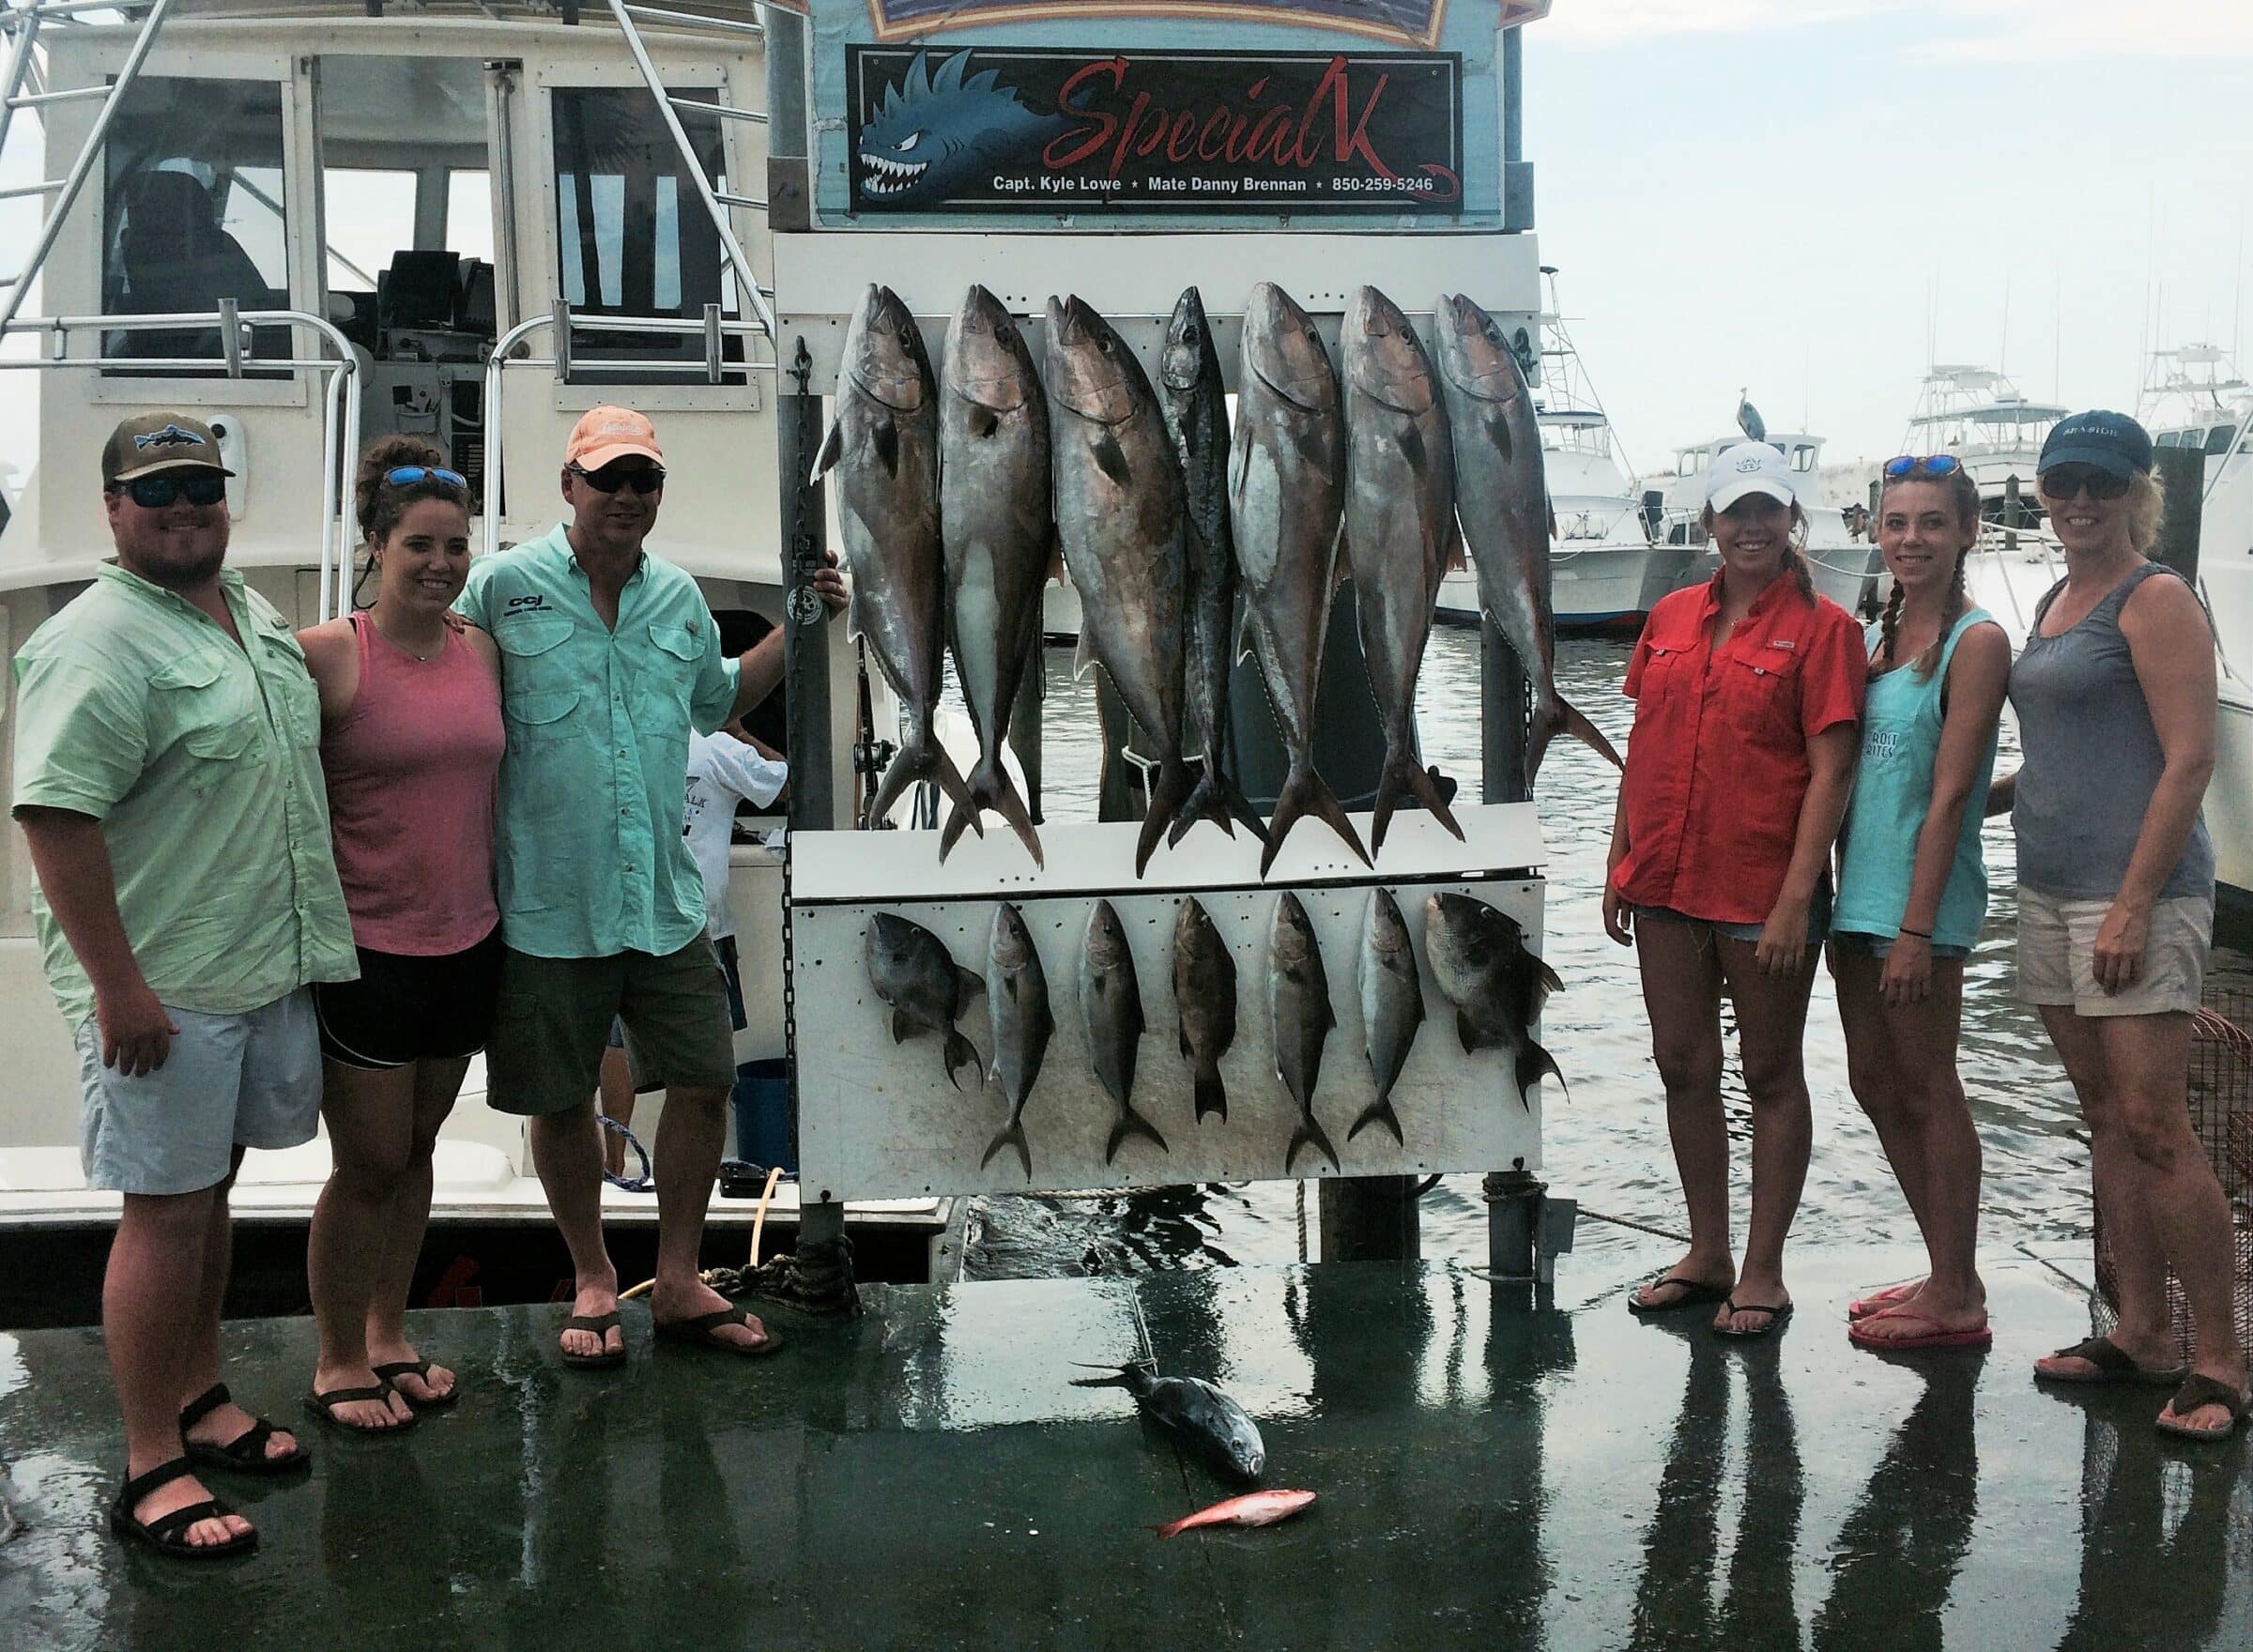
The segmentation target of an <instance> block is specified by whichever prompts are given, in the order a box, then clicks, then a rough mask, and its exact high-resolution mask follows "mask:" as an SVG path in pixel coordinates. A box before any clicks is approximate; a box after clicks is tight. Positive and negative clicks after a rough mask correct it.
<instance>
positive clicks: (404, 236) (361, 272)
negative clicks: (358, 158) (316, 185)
mask: <svg viewBox="0 0 2253 1652" xmlns="http://www.w3.org/2000/svg"><path fill="white" fill-rule="evenodd" d="M415 185H416V178H415V175H414V174H413V173H411V172H405V171H395V170H391V169H389V168H380V167H373V166H330V167H325V168H323V169H322V172H321V203H322V208H323V218H324V221H325V225H326V228H327V230H328V234H329V287H330V291H331V292H335V291H340V290H344V289H364V290H365V291H366V292H367V293H368V294H369V295H370V301H371V302H373V295H374V293H375V287H376V283H377V277H378V276H379V275H380V273H381V272H382V271H383V270H384V268H387V267H388V266H389V265H390V264H391V254H392V252H395V251H397V250H398V249H399V248H400V247H402V246H407V247H411V246H413V245H414V242H415Z"/></svg>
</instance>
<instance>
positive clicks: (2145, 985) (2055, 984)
mask: <svg viewBox="0 0 2253 1652" xmlns="http://www.w3.org/2000/svg"><path fill="white" fill-rule="evenodd" d="M2110 910H2112V903H2111V902H2110V901H2108V900H2060V899H2058V898H2057V897H2056V896H2054V895H2044V894H2042V893H2041V892H2040V891H2039V890H2033V889H2029V888H2027V887H2026V886H2025V885H2023V884H2021V885H2020V886H2019V889H2018V996H2019V997H2020V998H2022V999H2024V1000H2025V1001H2026V1002H2028V1003H2031V1004H2056V1005H2070V1006H2071V1007H2072V1009H2073V1012H2074V1013H2075V1014H2076V1015H2081V1016H2161V1015H2167V1014H2169V1013H2170V1012H2180V1013H2182V1014H2184V1015H2195V1014H2196V1013H2197V1012H2198V1008H2199V992H2200V989H2201V988H2202V987H2204V986H2205V982H2206V952H2207V948H2208V947H2209V946H2210V945H2211V944H2212V942H2213V940H2214V902H2213V900H2212V899H2210V898H2209V897H2207V896H2205V895H2175V896H2173V897H2171V898H2169V899H2167V900H2162V901H2159V902H2157V903H2156V904H2154V905H2153V908H2152V932H2151V939H2150V941H2148V942H2147V943H2146V944H2145V946H2144V951H2143V970H2142V972H2141V973H2140V974H2138V976H2137V978H2136V982H2135V984H2134V985H2133V986H2131V987H2127V988H2126V989H2124V990H2123V991H2120V992H2107V991H2106V990H2105V989H2104V988H2103V987H2099V986H2098V985H2097V984H2096V975H2095V972H2094V971H2093V970H2092V968H2091V959H2092V956H2093V955H2094V953H2095V949H2096V932H2097V929H2098V928H2099V927H2100V926H2101V925H2103V924H2104V921H2105V914H2106V913H2107V912H2108V911H2110Z"/></svg>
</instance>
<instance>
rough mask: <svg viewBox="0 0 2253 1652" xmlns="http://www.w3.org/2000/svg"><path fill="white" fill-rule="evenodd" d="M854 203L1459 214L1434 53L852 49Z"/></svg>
mask: <svg viewBox="0 0 2253 1652" xmlns="http://www.w3.org/2000/svg"><path fill="white" fill-rule="evenodd" d="M847 63H848V74H847V79H848V93H847V108H848V110H849V112H850V113H849V116H848V125H847V131H848V132H849V134H850V136H851V144H850V150H851V206H852V209H853V210H854V211H855V212H881V213H893V212H913V211H926V210H930V209H934V208H938V209H943V210H948V211H972V212H1004V213H1019V212H1024V211H1026V210H1028V209H1030V210H1034V211H1038V212H1048V213H1054V212H1060V211H1064V212H1099V211H1103V210H1106V209H1107V208H1109V207H1114V206H1117V207H1130V208H1133V209H1135V210H1138V211H1142V212H1165V213H1179V212H1187V213H1196V214H1203V213H1212V212H1251V213H1255V214H1265V215H1269V216H1272V215H1275V214H1277V213H1297V212H1321V213H1324V214H1331V213H1352V214H1356V215H1359V214H1371V213H1374V214H1379V215H1384V216H1397V215H1400V214H1402V213H1418V214H1421V213H1436V214H1441V215H1444V216H1447V217H1449V218H1452V217H1455V216H1457V215H1459V214H1460V213H1461V212H1462V210H1463V65H1462V63H1461V60H1460V59H1458V58H1456V57H1454V56H1451V55H1449V54H1445V53H1413V54H1411V53H1398V52H1353V51H1348V52H1334V53H1319V52H1315V53H1276V52H1263V53H1249V52H1171V51H1148V52H1133V53H1126V52H1110V51H1095V52H1088V51H1072V50H1055V49H1050V50H1041V49H1016V50H1012V49H1008V48H1001V49H993V50H988V49H984V48H975V47H964V48H961V49H959V50H957V51H954V52H950V53H947V54H945V55H943V56H937V57H935V56H934V54H931V53H929V52H927V51H925V50H921V49H918V48H912V47H909V48H903V47H897V46H861V47H854V48H852V49H851V51H850V52H849V53H848V56H847Z"/></svg>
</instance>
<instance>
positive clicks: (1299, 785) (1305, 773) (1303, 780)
mask: <svg viewBox="0 0 2253 1652" xmlns="http://www.w3.org/2000/svg"><path fill="white" fill-rule="evenodd" d="M1306 815H1312V816H1313V817H1314V818H1316V819H1318V820H1320V821H1321V822H1322V823H1323V824H1324V825H1326V826H1327V827H1328V828H1329V829H1330V830H1331V831H1332V832H1335V833H1336V834H1338V835H1339V836H1340V837H1341V838H1343V839H1344V840H1345V845H1346V847H1347V848H1348V849H1352V850H1353V851H1354V853H1356V855H1358V856H1360V857H1361V864H1363V865H1365V866H1370V867H1372V869H1373V867H1374V865H1375V863H1374V862H1372V860H1371V859H1370V858H1369V850H1367V849H1363V848H1362V847H1361V834H1359V833H1357V832H1356V831H1355V830H1354V823H1353V822H1352V821H1351V820H1349V819H1347V818H1345V808H1344V805H1342V804H1341V803H1339V801H1338V794H1337V793H1336V792H1334V791H1332V790H1331V789H1330V783H1329V782H1328V781H1326V780H1325V779H1324V778H1323V777H1322V776H1321V775H1320V774H1317V773H1316V772H1314V768H1313V765H1311V764H1309V765H1307V766H1306V767H1304V768H1299V769H1294V770H1293V771H1292V772H1291V773H1290V775H1289V776H1288V777H1287V778H1286V779H1285V780H1284V781H1283V789H1282V791H1281V793H1280V795H1279V796H1278V797H1277V798H1276V800H1275V813H1274V815H1273V816H1271V817H1270V818H1269V819H1268V821H1267V830H1268V833H1269V834H1270V835H1269V837H1268V839H1267V847H1266V849H1264V851H1263V852H1262V853H1261V855H1260V876H1261V877H1262V878H1264V877H1266V876H1267V868H1268V867H1270V866H1272V865H1273V864H1275V857H1276V851H1278V850H1279V849H1281V848H1282V847H1283V839H1284V838H1285V837H1287V836H1289V835H1290V833H1291V828H1292V827H1294V826H1295V825H1297V824H1298V822H1299V819H1300V818H1301V817H1302V816H1306Z"/></svg>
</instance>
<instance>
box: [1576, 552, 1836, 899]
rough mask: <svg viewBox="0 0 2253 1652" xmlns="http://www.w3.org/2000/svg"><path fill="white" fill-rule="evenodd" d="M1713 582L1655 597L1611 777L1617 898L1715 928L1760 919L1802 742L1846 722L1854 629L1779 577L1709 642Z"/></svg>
mask: <svg viewBox="0 0 2253 1652" xmlns="http://www.w3.org/2000/svg"><path fill="white" fill-rule="evenodd" d="M1720 612H1721V576H1720V574H1715V575H1714V576H1713V578H1712V579H1711V580H1709V582H1708V583H1706V584H1704V585H1698V586H1692V587H1689V588H1688V589H1683V590H1678V591H1675V592H1672V593H1671V594H1669V595H1667V596H1665V597H1663V598H1661V599H1660V601H1659V604H1658V605H1657V606H1656V607H1654V608H1652V609H1651V611H1650V619H1649V620H1648V622H1647V623H1646V624H1645V625H1644V627H1643V635H1642V636H1641V637H1640V638H1639V639H1638V640H1637V641H1636V643H1635V652H1634V657H1633V658H1632V659H1631V660H1630V661H1629V662H1628V665H1627V683H1626V692H1627V696H1628V698H1630V699H1632V700H1633V701H1634V702H1635V726H1634V731H1633V733H1632V735H1631V736H1630V738H1629V741H1628V747H1627V772H1626V774H1625V775H1624V776H1623V777H1622V778H1621V780H1620V791H1621V795H1622V796H1623V798H1624V799H1625V802H1626V816H1627V841H1628V850H1627V856H1626V858H1625V859H1624V860H1622V861H1621V862H1620V863H1619V864H1618V865H1617V867H1616V868H1615V869H1614V870H1613V873H1612V887H1613V888H1615V889H1617V891H1618V892H1619V896H1620V898H1621V899H1622V900H1625V901H1628V902H1630V903H1631V904H1632V905H1635V906H1640V907H1667V908H1671V909H1672V910H1675V911H1678V912H1681V913H1684V914H1686V915H1688V916H1690V917H1693V918H1704V919H1706V920H1707V921H1709V922H1710V923H1716V924H1764V923H1766V922H1767V921H1768V914H1769V911H1770V909H1772V908H1773V907H1774V906H1775V904H1776V896H1777V895H1779V894H1780V893H1782V891H1783V888H1784V875H1785V873H1786V872H1787V871H1788V870H1789V869H1790V866H1791V846H1792V840H1793V838H1794V837H1796V836H1797V835H1798V834H1799V826H1800V804H1801V803H1802V802H1804V801H1805V799H1806V796H1807V782H1808V775H1809V770H1808V764H1807V742H1808V741H1809V740H1811V739H1812V738H1814V736H1816V735H1817V734H1819V733H1821V732H1822V731H1823V730H1824V729H1826V728H1829V727H1832V726H1834V725H1836V724H1840V723H1854V722H1859V721H1860V720H1861V717H1862V683H1863V681H1864V679H1865V678H1866V677H1867V676H1868V673H1869V662H1868V656H1867V654H1866V653H1865V651H1864V649H1863V646H1862V627H1861V626H1860V625H1858V624H1856V623H1855V621H1854V619H1853V617H1852V616H1851V615H1849V614H1848V613H1847V611H1846V610H1845V609H1844V608H1842V607H1840V606H1839V605H1838V604H1836V603H1833V602H1832V601H1831V600H1830V599H1829V598H1828V597H1821V596H1818V597H1816V599H1815V600H1814V601H1813V602H1809V601H1808V600H1807V598H1805V597H1804V596H1801V594H1800V588H1799V583H1798V581H1796V580H1794V579H1792V578H1791V577H1790V576H1789V575H1788V574H1786V575H1785V576H1784V577H1782V578H1780V579H1777V580H1775V581H1774V582H1773V583H1772V584H1770V586H1769V588H1768V589H1766V590H1764V591H1762V592H1761V593H1760V597H1759V600H1758V601H1757V602H1755V603H1754V604H1753V606H1752V611H1751V612H1750V613H1748V614H1747V615H1746V616H1745V617H1744V618H1743V619H1741V620H1740V621H1738V624H1737V627H1736V629H1735V631H1733V632H1732V633H1731V634H1730V635H1729V636H1728V637H1727V638H1726V639H1725V640H1724V641H1722V642H1720V643H1718V644H1716V643H1714V642H1713V641H1712V640H1711V638H1712V634H1713V626H1714V617H1715V616H1716V615H1717V614H1719V613H1720Z"/></svg>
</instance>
